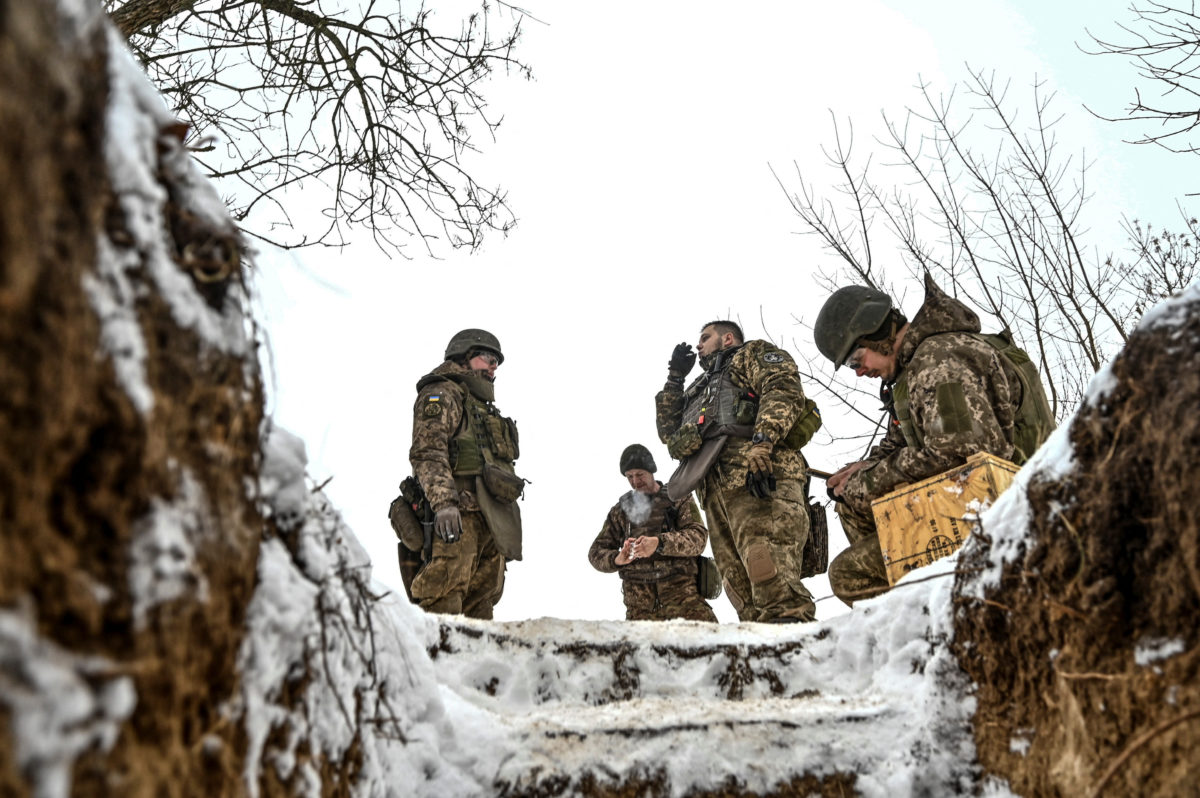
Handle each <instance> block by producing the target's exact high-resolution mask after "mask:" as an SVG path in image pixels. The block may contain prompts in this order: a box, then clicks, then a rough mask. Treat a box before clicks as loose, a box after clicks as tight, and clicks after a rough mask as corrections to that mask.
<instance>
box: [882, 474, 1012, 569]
mask: <svg viewBox="0 0 1200 798" xmlns="http://www.w3.org/2000/svg"><path fill="white" fill-rule="evenodd" d="M1016 473H1017V466H1015V465H1014V464H1012V463H1010V462H1008V461H1007V460H1004V459H1002V458H999V457H996V456H994V455H990V454H987V453H985V452H980V453H979V454H976V455H972V456H971V457H970V458H968V459H967V462H966V463H964V464H963V465H961V466H958V467H957V468H952V469H950V470H949V471H946V472H945V473H942V474H938V475H937V476H935V477H930V478H929V479H923V480H921V481H920V482H914V483H912V484H910V485H905V486H904V487H902V488H898V489H896V490H894V491H892V492H891V493H889V494H887V495H886V496H882V497H880V498H878V499H876V500H875V501H873V502H871V510H872V512H873V513H874V514H875V526H876V527H877V528H878V530H879V545H880V548H881V549H882V550H883V564H884V566H885V567H886V568H887V576H888V582H889V583H891V584H893V585H894V584H896V582H897V581H899V579H900V577H902V576H904V575H905V574H906V573H908V572H909V571H911V570H913V569H914V568H920V567H921V566H924V565H929V563H931V562H933V561H934V560H940V559H941V558H942V557H945V556H946V555H947V554H951V553H953V552H955V551H957V550H958V547H959V546H961V545H962V544H963V541H964V540H966V539H967V535H969V534H971V522H970V521H966V520H964V516H966V515H967V513H968V509H967V506H968V505H969V504H970V503H971V502H972V501H975V500H979V501H981V502H983V503H984V504H985V505H986V504H991V502H993V501H995V499H996V497H997V496H999V495H1000V494H1001V493H1003V492H1004V489H1005V488H1007V487H1008V486H1009V485H1010V484H1012V480H1013V474H1016Z"/></svg>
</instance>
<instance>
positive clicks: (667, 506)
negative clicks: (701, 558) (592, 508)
mask: <svg viewBox="0 0 1200 798" xmlns="http://www.w3.org/2000/svg"><path fill="white" fill-rule="evenodd" d="M632 493H633V491H629V493H627V494H626V495H630V494H632ZM622 498H624V497H622ZM649 498H650V501H651V505H650V512H649V513H648V514H647V516H646V520H644V521H643V522H642V523H640V524H635V523H633V519H631V518H630V517H629V515H628V514H627V513H626V515H625V518H626V520H627V521H629V531H628V533H627V536H628V537H639V536H641V535H645V536H648V537H659V536H660V535H661V534H662V533H663V532H673V531H675V530H676V529H679V508H677V507H676V506H675V503H674V502H672V501H671V500H670V499H669V498H668V497H667V493H666V491H665V490H660V491H659V492H658V493H656V494H654V495H653V496H651V497H649ZM697 568H698V563H697V561H696V558H695V557H667V556H665V555H662V554H660V553H659V552H657V551H656V552H654V554H652V555H650V557H649V558H647V559H644V560H635V561H634V562H632V563H630V564H629V565H627V566H625V567H624V568H621V569H620V570H619V571H618V572H617V575H618V576H620V577H621V579H623V580H625V581H628V582H641V583H646V582H657V581H659V580H662V579H667V578H670V577H673V576H687V575H693V576H694V575H695V574H696V570H697Z"/></svg>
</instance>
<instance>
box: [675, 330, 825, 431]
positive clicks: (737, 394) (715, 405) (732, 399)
mask: <svg viewBox="0 0 1200 798" xmlns="http://www.w3.org/2000/svg"><path fill="white" fill-rule="evenodd" d="M740 348H741V347H736V348H733V349H723V350H721V351H720V352H719V353H718V354H717V360H716V362H715V363H714V364H713V367H712V368H711V369H709V370H708V371H707V372H705V373H704V374H703V375H702V376H701V377H700V378H699V379H697V380H696V381H695V382H694V383H692V384H691V385H690V386H688V389H687V391H686V392H685V393H684V395H683V402H684V406H683V416H682V419H681V423H680V426H683V425H686V424H696V425H697V426H698V427H700V435H701V437H702V438H705V439H708V438H714V437H716V436H717V435H730V436H732V437H735V438H749V437H750V436H752V435H753V434H754V422H755V420H756V419H757V418H758V402H759V400H758V397H757V396H755V395H754V394H753V393H751V392H749V391H744V390H742V389H741V388H738V387H737V386H736V385H734V384H733V378H732V377H731V376H730V375H729V365H730V362H731V361H732V360H733V355H734V353H735V352H737V351H738V349H740ZM820 427H821V413H820V411H819V410H818V409H817V403H816V402H814V401H813V400H812V399H809V398H807V397H805V399H804V407H802V408H801V410H800V414H799V415H798V416H797V417H796V421H795V423H794V424H793V425H792V428H791V430H789V431H788V434H787V435H786V436H785V437H784V439H783V440H782V441H778V443H779V444H780V445H781V446H784V447H786V448H789V449H800V448H802V447H803V446H804V445H805V444H807V443H808V442H809V441H810V440H811V439H812V436H813V435H815V434H816V432H817V430H818V429H820Z"/></svg>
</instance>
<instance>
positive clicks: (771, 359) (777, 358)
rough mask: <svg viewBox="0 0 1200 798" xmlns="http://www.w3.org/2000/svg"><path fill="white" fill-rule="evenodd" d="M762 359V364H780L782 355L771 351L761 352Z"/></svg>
mask: <svg viewBox="0 0 1200 798" xmlns="http://www.w3.org/2000/svg"><path fill="white" fill-rule="evenodd" d="M762 359H763V362H764V363H782V362H783V353H782V352H779V351H776V350H774V349H772V350H771V351H769V352H763V354H762Z"/></svg>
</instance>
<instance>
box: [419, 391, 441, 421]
mask: <svg viewBox="0 0 1200 798" xmlns="http://www.w3.org/2000/svg"><path fill="white" fill-rule="evenodd" d="M423 412H424V415H427V416H440V415H441V414H442V397H441V396H438V395H437V394H431V395H430V396H429V397H428V398H427V399H426V400H425V410H424V411H423Z"/></svg>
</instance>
